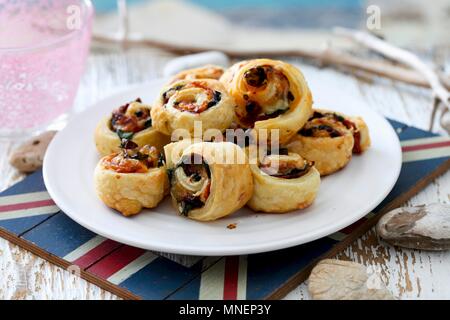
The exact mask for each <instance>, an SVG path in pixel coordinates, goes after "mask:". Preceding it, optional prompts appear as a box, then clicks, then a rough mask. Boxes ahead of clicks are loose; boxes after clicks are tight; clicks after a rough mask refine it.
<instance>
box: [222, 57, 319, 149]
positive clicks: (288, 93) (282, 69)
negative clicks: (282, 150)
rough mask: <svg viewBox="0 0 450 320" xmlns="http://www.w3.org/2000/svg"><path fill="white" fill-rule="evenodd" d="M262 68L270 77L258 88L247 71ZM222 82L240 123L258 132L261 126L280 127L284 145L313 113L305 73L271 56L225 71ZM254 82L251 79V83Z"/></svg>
mask: <svg viewBox="0 0 450 320" xmlns="http://www.w3.org/2000/svg"><path fill="white" fill-rule="evenodd" d="M261 68H263V69H264V70H266V71H267V72H266V74H268V75H267V79H266V78H264V84H262V85H261V86H259V85H258V84H256V85H255V86H259V87H258V88H255V87H254V86H251V85H249V80H248V79H249V76H248V72H250V71H252V70H261ZM269 76H270V77H269ZM220 81H221V82H223V83H224V84H225V86H226V88H227V90H228V92H229V93H230V94H231V96H232V97H233V98H234V99H235V101H236V105H237V108H236V121H237V122H238V123H239V125H240V126H241V127H243V128H249V127H253V128H254V129H256V130H255V132H256V133H257V134H258V132H259V129H267V130H272V129H279V139H280V143H281V144H283V143H286V142H287V141H288V140H289V139H290V138H291V137H292V136H294V135H295V134H296V132H297V131H298V130H299V129H300V128H302V127H303V125H304V124H305V123H306V121H307V120H308V118H309V116H310V114H311V109H312V95H311V91H310V90H309V88H308V85H307V83H306V81H305V79H304V77H303V75H302V73H301V72H300V71H299V70H298V69H297V68H296V67H294V66H292V65H290V64H288V63H285V62H282V61H277V60H270V59H255V60H248V61H241V62H239V63H237V64H235V65H234V66H232V67H231V68H229V69H228V70H227V71H225V73H224V75H223V76H222V77H221V80H220ZM255 82H258V81H257V80H254V79H252V81H251V82H250V83H255ZM277 108H280V109H277ZM272 109H273V110H272ZM275 109H277V110H275ZM255 110H256V111H255ZM281 110H282V111H281ZM280 112H282V113H280ZM256 113H258V114H259V115H258V114H256ZM271 138H272V135H271V134H270V131H269V139H271Z"/></svg>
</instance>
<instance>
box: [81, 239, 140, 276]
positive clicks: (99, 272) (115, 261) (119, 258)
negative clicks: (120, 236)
mask: <svg viewBox="0 0 450 320" xmlns="http://www.w3.org/2000/svg"><path fill="white" fill-rule="evenodd" d="M144 253H145V250H143V249H139V248H135V247H130V246H123V247H121V248H120V249H118V250H116V251H114V252H113V253H111V254H110V255H109V256H107V257H106V258H104V259H102V260H100V261H99V262H97V263H96V264H94V265H93V266H92V267H90V268H89V269H88V271H89V272H91V273H93V274H95V275H96V276H98V277H100V278H103V279H107V278H109V277H110V276H112V275H113V274H114V273H116V272H117V271H119V270H121V269H123V268H124V267H125V266H126V265H128V264H129V263H130V262H132V261H134V260H136V259H137V258H139V257H140V256H141V255H143V254H144Z"/></svg>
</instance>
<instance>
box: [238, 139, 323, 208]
mask: <svg viewBox="0 0 450 320" xmlns="http://www.w3.org/2000/svg"><path fill="white" fill-rule="evenodd" d="M247 150H248V152H249V157H251V159H253V160H250V167H251V170H252V174H253V181H254V191H253V196H252V198H251V199H250V201H249V202H248V204H247V205H248V206H249V207H250V208H251V209H253V210H255V211H258V212H273V213H284V212H289V211H292V210H296V209H304V208H307V207H309V206H310V205H311V204H312V203H313V201H314V199H315V198H316V195H317V192H318V191H319V186H320V174H319V172H318V171H317V169H316V168H314V165H313V163H312V162H311V161H308V160H306V159H304V158H302V157H301V156H300V155H298V154H296V153H292V152H288V150H287V149H285V148H280V149H279V152H276V153H271V152H266V153H265V154H263V155H259V156H258V157H255V156H254V155H251V154H252V152H253V150H254V146H250V147H249V148H248V149H247ZM255 155H256V153H255ZM255 159H256V160H255Z"/></svg>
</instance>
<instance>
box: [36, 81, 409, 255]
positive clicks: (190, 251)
mask: <svg viewBox="0 0 450 320" xmlns="http://www.w3.org/2000/svg"><path fill="white" fill-rule="evenodd" d="M163 80H164V78H158V79H154V80H151V81H147V82H144V83H138V84H133V85H130V86H126V87H123V88H120V89H119V90H118V91H117V92H116V93H114V94H111V95H108V96H106V97H104V98H102V99H99V100H98V101H96V102H94V103H93V104H91V105H90V106H89V107H87V108H86V109H85V110H83V111H82V112H80V113H78V114H76V115H74V116H73V117H72V118H71V119H69V122H70V121H74V120H76V119H77V118H82V117H83V115H85V114H86V112H87V110H89V109H91V108H98V105H100V104H103V103H105V102H106V101H108V100H111V99H114V98H118V99H120V97H121V96H123V95H124V94H127V93H129V92H131V91H132V90H137V89H138V88H143V87H145V86H152V85H156V84H160V83H161V82H163ZM365 108H367V109H369V110H370V111H371V112H372V113H374V114H376V115H377V116H378V117H379V118H380V119H381V120H382V121H383V122H385V124H387V127H388V128H389V130H390V131H391V134H392V135H393V136H395V137H396V139H395V143H396V147H397V148H396V149H397V151H398V152H397V155H398V159H397V160H398V161H397V163H396V164H395V165H396V167H395V177H393V179H392V182H391V184H390V185H389V187H386V189H385V192H384V193H383V194H380V196H379V197H378V198H377V199H376V201H373V205H371V206H368V207H369V209H365V210H362V213H361V214H359V215H357V216H356V215H355V216H353V218H352V219H348V220H346V219H342V220H341V221H340V223H334V224H331V226H327V227H324V228H322V229H320V230H319V232H317V231H316V232H315V233H313V234H311V235H307V236H305V234H302V235H301V236H296V237H290V238H289V239H281V240H278V241H277V242H275V241H272V242H270V243H265V244H262V245H259V246H256V245H247V244H243V245H241V246H239V247H238V248H236V247H235V246H227V245H225V244H224V245H223V246H222V247H221V250H220V252H216V251H214V252H213V251H212V250H217V249H214V248H211V247H201V248H199V247H189V245H186V244H183V246H179V247H173V246H171V245H164V244H162V245H161V244H157V245H149V244H148V243H141V242H136V241H133V240H130V239H126V238H124V237H122V236H120V235H116V234H114V233H108V232H104V230H102V229H100V228H97V226H95V225H94V226H93V225H91V224H89V223H88V222H87V221H85V219H83V218H81V217H80V216H79V215H77V214H76V213H74V212H72V209H71V208H69V207H67V206H66V203H65V202H64V201H61V199H60V198H59V196H58V191H57V190H56V189H55V188H54V187H53V185H52V183H51V178H50V177H49V175H50V169H49V163H50V160H48V159H49V158H50V157H51V155H52V154H53V152H52V150H53V148H55V145H56V144H57V141H58V140H59V139H60V137H61V135H60V132H58V133H57V134H56V136H55V137H54V139H53V140H52V141H51V142H50V144H49V146H48V149H47V152H46V153H45V156H44V161H43V179H44V184H45V186H46V188H47V192H48V193H49V194H50V196H51V198H52V199H53V201H54V202H55V204H56V205H57V206H58V207H59V208H60V209H61V211H63V212H64V213H65V214H66V215H67V216H68V217H69V218H70V219H72V220H74V221H75V222H76V223H78V224H80V225H81V226H83V227H85V228H86V229H88V230H91V231H93V232H94V233H96V234H98V235H101V236H103V237H105V238H107V239H111V240H114V241H118V242H120V243H122V244H126V245H131V246H134V247H139V248H142V249H146V250H152V251H160V252H167V253H174V254H184V255H201V256H229V255H242V254H255V253H262V252H270V251H275V250H280V249H286V248H290V247H294V246H297V245H302V244H306V243H309V242H312V241H314V240H317V239H321V238H324V237H326V236H328V235H330V234H332V233H334V232H337V231H339V230H341V229H343V228H345V227H347V226H349V225H351V224H352V223H354V222H356V221H358V220H359V219H361V218H362V217H364V216H365V215H367V214H368V213H369V212H371V211H372V210H373V209H374V208H376V207H377V206H378V205H379V204H380V203H381V202H382V201H383V200H384V199H385V198H386V196H387V195H388V194H389V193H390V192H391V191H392V189H393V187H394V186H395V184H396V182H397V180H398V178H399V175H400V172H401V168H402V156H401V155H402V152H401V144H400V140H399V138H398V135H397V133H396V132H395V129H394V128H393V127H392V126H391V124H390V123H389V122H388V121H387V119H386V118H385V117H384V116H383V115H380V114H379V113H378V112H376V111H374V110H372V109H370V108H369V107H366V106H365ZM67 127H68V125H67V126H66V127H64V128H63V129H62V130H61V132H62V131H64V130H66V128H67ZM99 201H100V200H99ZM74 211H76V210H74ZM300 239H301V240H300Z"/></svg>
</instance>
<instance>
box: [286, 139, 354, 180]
mask: <svg viewBox="0 0 450 320" xmlns="http://www.w3.org/2000/svg"><path fill="white" fill-rule="evenodd" d="M287 147H288V149H289V151H292V152H295V153H298V154H299V155H301V156H302V157H304V158H306V159H308V160H310V161H314V166H315V167H316V169H317V170H318V171H319V172H320V175H321V176H326V175H329V174H332V173H334V172H336V171H338V170H340V169H342V168H344V167H345V166H346V165H347V164H348V163H349V161H350V160H351V158H352V149H353V136H352V135H350V134H347V135H344V136H341V137H336V138H314V137H304V136H301V135H296V136H295V137H294V138H292V140H291V141H290V142H289V144H288V145H287Z"/></svg>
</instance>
